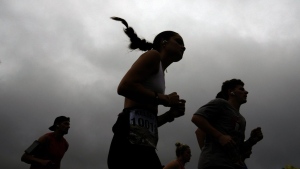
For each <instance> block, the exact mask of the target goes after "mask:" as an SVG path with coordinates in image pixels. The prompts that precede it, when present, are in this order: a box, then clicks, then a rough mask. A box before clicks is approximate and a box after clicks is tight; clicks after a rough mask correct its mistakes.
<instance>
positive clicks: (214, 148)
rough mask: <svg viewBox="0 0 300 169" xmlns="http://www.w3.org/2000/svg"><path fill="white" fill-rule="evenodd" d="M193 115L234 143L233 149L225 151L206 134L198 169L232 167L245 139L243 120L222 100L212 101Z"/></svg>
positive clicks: (238, 156)
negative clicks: (204, 120) (200, 117)
mask: <svg viewBox="0 0 300 169" xmlns="http://www.w3.org/2000/svg"><path fill="white" fill-rule="evenodd" d="M195 115H201V116H203V117H204V118H206V119H207V120H208V122H209V123H210V124H211V125H212V126H213V127H214V128H215V129H217V130H218V131H220V132H221V133H223V134H226V135H230V136H231V138H233V140H234V141H235V143H236V147H235V148H234V149H230V150H228V149H225V148H224V147H222V146H221V145H220V143H219V142H218V140H216V139H215V138H213V137H212V136H211V135H209V134H207V135H206V139H205V146H204V147H203V150H202V151H201V155H200V159H199V163H198V168H199V169H200V168H201V169H204V168H207V167H212V166H224V167H232V168H233V165H234V163H235V162H236V160H237V159H238V158H240V146H241V145H242V144H243V142H244V139H245V127H246V121H245V118H244V117H243V116H242V115H241V114H240V113H239V112H238V111H237V110H235V109H234V108H233V107H232V106H231V105H229V103H228V102H227V101H226V100H224V99H220V98H217V99H214V100H212V101H210V102H209V103H207V104H206V105H204V106H202V107H200V108H199V109H198V110H197V111H196V113H195Z"/></svg>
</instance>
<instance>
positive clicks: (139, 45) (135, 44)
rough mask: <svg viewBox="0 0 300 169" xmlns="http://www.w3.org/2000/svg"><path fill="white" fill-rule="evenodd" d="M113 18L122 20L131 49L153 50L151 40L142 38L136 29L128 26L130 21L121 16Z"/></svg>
mask: <svg viewBox="0 0 300 169" xmlns="http://www.w3.org/2000/svg"><path fill="white" fill-rule="evenodd" d="M111 19H113V20H115V21H120V22H122V23H123V24H124V25H125V26H126V28H125V29H124V32H125V34H126V35H127V36H128V37H129V39H130V41H131V43H130V45H129V48H130V49H133V50H135V49H139V50H142V51H148V50H151V49H152V48H153V44H152V43H150V42H147V41H146V40H145V39H140V38H139V37H138V36H137V34H136V33H135V31H134V30H133V28H132V27H129V26H128V23H127V22H126V21H125V20H124V19H122V18H119V17H111Z"/></svg>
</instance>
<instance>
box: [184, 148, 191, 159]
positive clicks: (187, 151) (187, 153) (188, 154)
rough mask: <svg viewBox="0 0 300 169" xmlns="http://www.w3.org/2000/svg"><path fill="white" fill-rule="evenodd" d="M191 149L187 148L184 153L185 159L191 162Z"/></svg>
mask: <svg viewBox="0 0 300 169" xmlns="http://www.w3.org/2000/svg"><path fill="white" fill-rule="evenodd" d="M191 156H192V155H191V149H189V148H188V149H187V150H185V152H184V153H183V159H184V161H185V162H189V161H190V159H191Z"/></svg>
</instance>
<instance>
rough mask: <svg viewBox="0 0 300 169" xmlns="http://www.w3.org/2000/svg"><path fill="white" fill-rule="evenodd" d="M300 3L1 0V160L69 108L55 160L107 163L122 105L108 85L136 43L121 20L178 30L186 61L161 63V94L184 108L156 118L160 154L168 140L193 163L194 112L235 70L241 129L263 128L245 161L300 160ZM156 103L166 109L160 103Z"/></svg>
mask: <svg viewBox="0 0 300 169" xmlns="http://www.w3.org/2000/svg"><path fill="white" fill-rule="evenodd" d="M299 7H300V4H299V2H298V1H294V0H287V1H284V2H282V1H277V0H275V1H274V0H273V1H268V0H263V1H230V2H229V1H228V2H223V1H222V2H221V1H220V2H218V1H189V2H188V3H187V2H186V1H181V0H177V1H163V2H161V1H151V2H147V3H145V2H144V1H133V0H132V1H131V0H128V1H122V2H120V1H118V2H116V1H109V2H105V1H87V2H84V3H83V2H81V1H76V0H75V1H74V0H73V1H47V0H46V1H32V0H29V1H14V0H10V1H8V0H4V1H1V2H0V24H1V27H0V37H1V38H0V44H1V45H0V60H1V64H0V83H1V85H0V111H1V118H0V132H1V138H0V141H1V143H2V150H3V153H1V155H0V158H1V159H3V160H2V163H1V164H0V167H1V168H6V169H15V168H22V167H23V168H24V167H25V168H26V167H28V168H29V166H28V165H27V164H25V163H22V162H21V161H20V158H21V155H22V153H23V151H24V149H25V148H27V147H28V146H29V145H30V144H31V143H32V141H33V140H35V139H37V138H38V137H40V136H41V135H42V134H44V133H45V132H48V130H47V128H48V127H49V126H50V125H51V124H52V123H53V120H54V118H55V117H56V116H59V115H62V114H63V115H66V116H70V117H71V129H70V132H69V134H68V135H66V138H67V140H68V141H69V143H70V149H69V150H68V152H67V153H66V155H65V157H64V159H63V161H62V167H63V168H74V169H76V168H90V169H94V168H107V166H106V158H107V153H108V149H109V145H110V140H111V138H112V131H111V127H112V125H113V123H114V122H115V120H116V118H117V114H118V113H119V112H120V111H121V110H122V106H123V98H122V97H120V96H118V95H117V92H116V89H117V85H118V83H119V81H120V80H121V78H122V76H123V75H124V74H125V72H126V71H127V70H128V68H129V67H130V66H131V64H132V63H133V62H134V61H135V59H136V58H137V57H138V56H139V55H140V54H141V53H142V52H139V51H130V50H129V49H127V48H126V47H127V45H128V42H129V40H128V38H127V37H126V36H125V34H124V33H123V31H122V29H123V27H124V26H123V25H122V24H121V23H119V22H115V21H113V20H110V19H109V17H111V16H119V17H123V18H125V19H126V20H127V21H128V23H129V25H130V26H132V27H133V28H134V29H135V30H136V32H137V33H138V35H140V36H141V37H143V38H146V39H147V40H148V41H152V40H153V38H154V36H155V35H156V34H158V33H159V32H161V31H163V30H174V31H177V32H178V33H180V34H181V35H182V37H183V39H184V41H185V45H186V47H187V50H186V52H185V55H184V59H183V60H182V61H180V62H178V63H174V64H173V65H172V66H170V67H169V68H168V69H167V73H166V85H167V89H166V93H170V92H173V91H176V92H178V93H179V94H180V96H181V97H182V98H184V99H186V100H187V105H186V106H187V107H186V115H185V116H184V117H181V118H179V119H176V120H175V121H174V122H173V123H170V124H166V125H164V126H162V127H161V128H160V133H159V137H160V141H159V144H158V151H157V153H158V155H159V157H160V158H161V161H162V163H163V164H166V163H167V162H169V161H171V160H172V159H174V158H175V142H177V141H180V142H183V143H186V144H189V145H190V146H191V149H192V155H193V156H192V159H191V161H190V162H189V163H188V164H187V165H186V168H196V167H197V162H198V157H199V154H200V149H199V147H198V145H197V142H196V137H195V134H194V131H195V129H196V128H195V126H194V125H193V124H192V123H191V121H190V120H191V117H192V114H193V113H194V112H195V111H196V110H197V109H198V108H199V107H200V106H201V105H203V104H205V103H206V102H208V101H209V100H211V99H212V98H213V97H215V95H216V94H217V92H218V91H219V90H220V87H221V84H222V82H223V81H225V80H227V79H231V78H240V79H242V80H243V81H244V82H245V84H246V85H245V88H246V89H247V90H248V91H249V92H250V93H249V98H248V102H247V104H245V105H243V106H242V109H241V112H242V114H243V115H244V116H245V117H246V119H247V132H246V134H247V136H249V133H250V131H251V129H252V128H255V127H257V126H261V127H262V130H263V132H264V139H263V141H262V142H260V143H258V144H257V145H256V146H255V147H254V150H253V154H252V156H251V158H250V159H248V160H247V161H246V163H247V164H248V166H249V168H256V169H265V168H282V167H284V166H285V165H286V164H291V165H294V166H296V167H299V166H300V163H299V160H298V157H299V156H300V154H299V152H300V151H299V148H298V147H299V146H298V141H297V140H299V136H298V134H297V133H298V132H299V130H300V129H299V127H298V125H297V124H298V121H299V119H300V115H299V106H298V100H300V97H299V96H300V90H299V85H300V77H299V72H300V68H299V63H300V58H299V57H298V55H299V47H298V46H299V41H300V31H299V30H300V29H299V27H300V25H299V23H300V22H299V14H300V12H299V10H298V9H299ZM160 110H161V111H160V112H163V111H165V110H167V109H165V108H163V107H160Z"/></svg>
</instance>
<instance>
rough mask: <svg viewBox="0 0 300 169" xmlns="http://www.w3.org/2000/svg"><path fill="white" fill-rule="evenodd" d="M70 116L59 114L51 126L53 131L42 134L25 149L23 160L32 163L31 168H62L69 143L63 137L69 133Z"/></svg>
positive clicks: (50, 128)
mask: <svg viewBox="0 0 300 169" xmlns="http://www.w3.org/2000/svg"><path fill="white" fill-rule="evenodd" d="M69 128H70V118H69V117H65V116H59V117H57V118H56V119H55V120H54V124H53V125H52V126H50V127H49V130H51V131H53V132H50V133H46V134H44V135H43V136H41V137H40V138H39V139H38V140H36V141H34V142H33V144H32V145H31V146H30V147H28V148H27V149H26V150H25V153H24V154H23V155H22V158H21V161H23V162H25V163H28V164H31V166H30V169H60V162H61V159H62V158H63V156H64V154H65V152H66V151H67V150H68V148H69V144H68V142H67V141H66V139H65V138H64V137H63V136H64V135H65V134H68V130H69Z"/></svg>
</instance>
